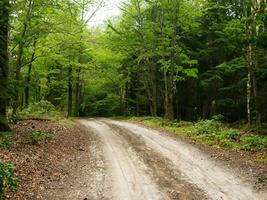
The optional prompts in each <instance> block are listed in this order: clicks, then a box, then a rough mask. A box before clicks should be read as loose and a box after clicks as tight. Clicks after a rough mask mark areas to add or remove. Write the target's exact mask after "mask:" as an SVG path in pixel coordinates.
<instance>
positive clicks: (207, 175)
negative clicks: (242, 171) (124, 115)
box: [104, 119, 267, 200]
mask: <svg viewBox="0 0 267 200" xmlns="http://www.w3.org/2000/svg"><path fill="white" fill-rule="evenodd" d="M104 121H105V122H106V123H109V124H114V125H116V126H119V127H122V128H124V129H126V130H127V131H129V132H130V133H131V134H135V135H137V136H138V137H140V138H141V139H142V140H143V141H145V143H146V145H147V146H148V147H149V148H152V149H153V150H154V151H156V152H157V153H158V154H160V155H162V156H164V157H166V158H167V159H169V160H170V161H171V162H172V164H173V166H175V168H176V169H177V170H179V171H181V172H182V174H183V176H184V177H183V178H184V180H185V181H189V182H191V183H193V184H195V185H196V186H197V187H199V188H200V189H201V190H203V191H204V192H205V193H206V194H207V196H208V197H209V198H210V199H214V200H217V199H223V200H252V199H253V200H266V199H267V194H266V193H261V194H260V193H257V192H256V191H254V190H253V188H252V186H251V185H250V183H246V182H244V181H243V180H241V179H240V178H239V177H238V176H236V175H235V174H234V173H232V172H231V170H230V169H226V168H224V167H221V166H218V165H217V164H216V163H215V162H214V161H211V160H210V159H209V157H208V156H207V155H206V154H204V153H202V152H201V151H200V150H198V149H197V148H195V147H193V146H192V145H190V144H188V143H185V142H183V141H179V140H175V139H174V138H172V137H169V136H167V135H166V134H163V133H161V132H159V131H156V130H153V129H148V128H145V127H143V126H140V125H137V124H132V123H128V122H122V121H114V120H108V119H106V120H104Z"/></svg>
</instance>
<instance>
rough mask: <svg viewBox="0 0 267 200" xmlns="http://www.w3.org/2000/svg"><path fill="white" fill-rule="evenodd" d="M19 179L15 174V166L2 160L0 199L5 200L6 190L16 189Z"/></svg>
mask: <svg viewBox="0 0 267 200" xmlns="http://www.w3.org/2000/svg"><path fill="white" fill-rule="evenodd" d="M18 180H19V179H18V177H16V176H15V174H14V166H13V165H12V164H11V163H4V162H3V161H1V160H0V199H1V200H4V199H5V194H4V190H5V189H7V188H9V189H15V188H16V187H17V186H18Z"/></svg>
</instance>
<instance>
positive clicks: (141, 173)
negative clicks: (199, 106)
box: [80, 119, 267, 200]
mask: <svg viewBox="0 0 267 200" xmlns="http://www.w3.org/2000/svg"><path fill="white" fill-rule="evenodd" d="M80 123H81V124H83V125H84V126H86V127H87V128H88V129H90V130H91V131H93V133H94V135H95V137H99V138H98V139H100V141H101V145H99V147H98V148H101V151H102V152H103V162H104V163H105V168H106V169H105V170H103V177H105V178H104V181H103V178H101V177H100V178H98V179H100V180H102V182H101V184H104V186H103V188H105V190H106V191H103V194H101V195H99V196H101V199H114V200H128V199H129V200H130V199H131V200H150V199H151V200H157V199H186V200H190V199H195V200H200V199H215V200H217V199H218V200H219V199H225V200H228V199H229V200H239V199H240V200H257V199H259V200H265V199H267V193H266V192H263V191H261V192H259V191H256V190H254V189H253V187H252V184H251V183H250V182H249V181H247V180H244V179H243V178H242V177H240V176H239V174H236V173H234V171H233V170H232V169H229V168H228V167H226V166H222V165H221V164H218V163H216V162H214V161H213V160H211V159H210V157H208V156H207V155H206V154H205V153H204V152H202V151H200V150H198V149H197V148H196V147H194V146H192V145H191V144H188V143H186V142H183V141H181V140H179V139H175V138H173V137H170V136H168V135H166V134H164V133H161V132H159V131H156V130H153V129H148V128H145V127H143V126H141V125H136V124H132V123H128V122H122V121H115V120H109V119H88V120H81V121H80ZM92 176H93V175H92ZM98 177H99V174H98ZM91 180H93V179H92V177H91ZM95 181H97V180H95ZM98 184H99V183H98ZM96 185H97V183H96Z"/></svg>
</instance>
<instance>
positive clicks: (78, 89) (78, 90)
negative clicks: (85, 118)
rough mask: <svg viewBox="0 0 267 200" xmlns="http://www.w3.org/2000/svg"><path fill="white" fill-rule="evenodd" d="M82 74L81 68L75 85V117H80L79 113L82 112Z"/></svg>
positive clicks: (78, 70)
mask: <svg viewBox="0 0 267 200" xmlns="http://www.w3.org/2000/svg"><path fill="white" fill-rule="evenodd" d="M80 63H81V62H80ZM80 73H81V68H78V69H77V80H76V84H75V108H74V115H75V116H76V117H78V116H79V111H80V93H81V84H80Z"/></svg>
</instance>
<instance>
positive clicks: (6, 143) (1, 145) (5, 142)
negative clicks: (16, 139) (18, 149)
mask: <svg viewBox="0 0 267 200" xmlns="http://www.w3.org/2000/svg"><path fill="white" fill-rule="evenodd" d="M11 144H12V142H11V140H10V138H9V137H6V138H3V139H1V140H0V149H7V148H8V147H10V146H11Z"/></svg>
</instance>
